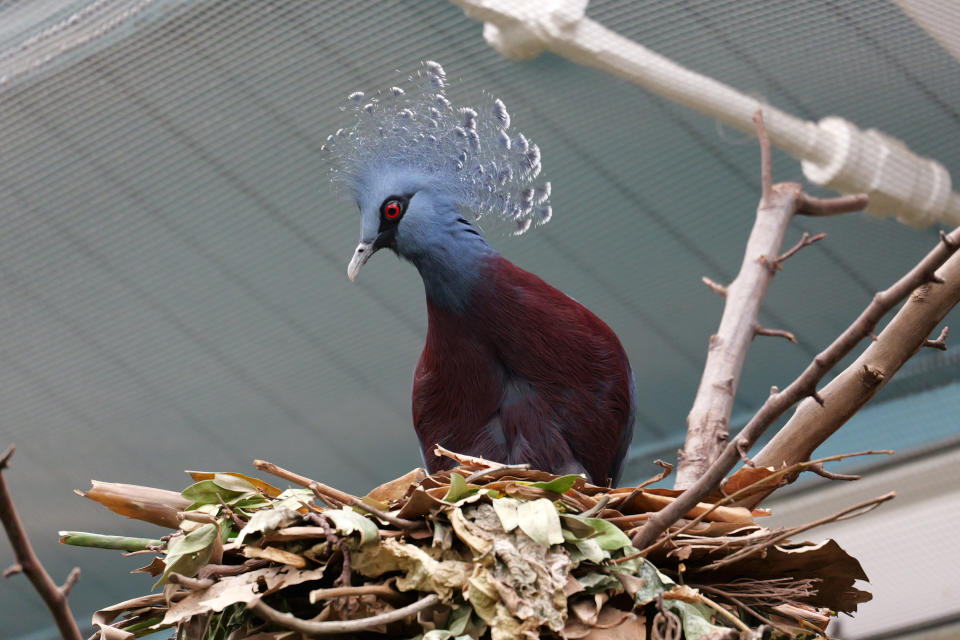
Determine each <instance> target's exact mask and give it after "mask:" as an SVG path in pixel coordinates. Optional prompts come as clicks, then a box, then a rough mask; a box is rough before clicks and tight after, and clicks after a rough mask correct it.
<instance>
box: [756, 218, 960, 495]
mask: <svg viewBox="0 0 960 640" xmlns="http://www.w3.org/2000/svg"><path fill="white" fill-rule="evenodd" d="M958 240H960V229H957V230H954V231H953V232H952V233H950V235H949V236H946V235H945V236H944V239H943V240H941V242H940V244H939V245H938V246H937V248H936V249H934V250H933V251H932V252H930V254H928V256H927V257H926V258H924V261H923V262H921V263H920V264H919V265H917V267H914V269H913V270H912V271H911V274H914V278H913V279H912V280H911V283H913V282H918V281H920V284H922V280H923V275H921V274H933V268H936V267H935V266H934V267H933V268H931V264H932V262H931V261H932V259H933V258H937V257H939V256H941V255H943V254H948V255H949V254H952V255H951V256H950V257H949V259H948V260H946V262H944V263H943V266H942V267H941V268H940V269H939V270H937V272H936V275H937V276H938V277H939V278H940V279H941V280H943V281H944V282H943V283H940V284H937V283H935V282H927V283H926V284H923V286H920V287H919V288H917V290H916V291H914V292H913V295H911V296H910V299H909V300H907V302H906V303H905V304H904V305H903V307H902V308H901V309H900V311H898V312H897V315H895V316H894V317H893V319H892V320H890V322H889V323H888V324H887V326H886V327H884V329H883V331H882V332H881V333H880V335H879V336H876V339H875V340H874V341H873V342H872V343H871V344H870V345H869V346H868V347H867V348H866V350H864V352H863V353H862V354H861V355H860V357H859V358H857V359H856V360H855V361H854V362H853V363H852V364H851V365H850V366H848V367H847V368H846V369H845V370H844V371H842V372H840V373H839V374H837V376H836V377H835V378H834V379H833V380H831V381H830V383H829V384H828V385H826V386H825V387H823V388H822V389H821V390H820V395H821V397H822V398H823V401H824V406H822V407H821V406H818V405H815V404H813V403H811V402H803V403H801V404H800V406H798V407H797V410H796V411H795V412H794V414H793V416H792V417H791V418H790V420H788V421H787V423H786V424H785V425H784V426H783V427H782V428H781V429H780V431H779V432H778V433H777V434H776V435H775V436H774V437H773V438H772V439H771V440H770V442H769V443H768V444H767V445H766V446H765V447H764V448H763V449H762V450H761V451H760V452H759V453H758V454H757V456H756V458H755V460H754V462H755V463H756V464H758V465H760V466H765V467H780V466H782V465H790V464H791V463H793V462H798V461H800V460H806V459H808V458H809V457H810V454H812V453H813V451H814V450H815V449H816V448H817V447H819V446H820V444H822V443H823V442H824V441H825V440H826V439H827V438H829V437H830V436H831V435H832V434H833V433H835V432H836V431H837V429H839V428H840V427H842V426H843V425H844V424H846V422H847V420H849V419H850V418H851V417H852V416H853V415H854V414H855V413H856V412H857V411H859V410H860V408H861V407H862V406H863V405H864V404H866V403H867V401H869V400H870V399H871V398H872V397H873V396H874V394H876V393H877V391H879V390H880V389H881V388H883V386H884V385H885V384H886V383H887V382H888V381H889V380H890V378H892V377H893V376H894V374H895V373H896V372H897V371H898V370H899V369H900V367H901V366H903V364H904V363H905V362H906V361H907V360H909V359H910V358H911V357H912V356H913V355H914V354H915V353H917V351H919V350H920V349H922V348H923V347H925V346H927V345H928V344H930V343H933V344H934V345H937V344H940V343H941V340H942V341H943V344H944V346H946V345H945V341H946V334H945V331H942V332H941V333H940V337H938V338H937V339H936V340H933V341H929V340H927V339H926V337H927V336H928V335H929V334H930V333H931V332H932V331H934V330H935V329H936V327H937V325H938V324H940V322H941V321H942V320H943V318H944V317H945V316H946V315H947V313H948V312H949V311H950V310H951V309H952V308H953V307H954V306H956V305H957V304H958V303H960V253H955V252H956V250H957V241H958ZM924 263H927V265H926V266H925V267H924V268H921V266H922V265H924ZM909 276H910V274H908V275H907V276H905V278H908V277H909ZM900 284H901V283H900V282H898V283H897V285H894V287H896V286H898V285H900ZM903 288H906V287H902V288H901V290H899V291H898V292H897V293H901V292H902V289H903ZM892 290H893V287H891V288H890V289H888V290H887V291H886V292H884V293H883V294H878V298H879V297H880V296H882V295H886V294H888V292H891V291H892ZM871 306H873V305H872V304H871ZM869 309H870V307H868V310H869ZM864 314H866V311H865V312H864ZM861 318H863V316H861ZM860 321H861V320H860V319H858V321H857V322H860ZM769 493H770V492H769V491H768V492H766V493H764V494H759V495H756V496H752V497H751V498H750V499H749V501H748V502H745V503H744V504H745V505H752V506H755V505H757V504H759V503H760V501H761V500H763V498H765V497H766V496H767V495H769Z"/></svg>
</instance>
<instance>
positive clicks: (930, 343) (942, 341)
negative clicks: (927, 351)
mask: <svg viewBox="0 0 960 640" xmlns="http://www.w3.org/2000/svg"><path fill="white" fill-rule="evenodd" d="M949 333H950V327H944V328H943V329H941V330H940V335H939V336H937V339H936V340H924V341H923V346H925V347H930V348H932V349H940V351H946V350H947V334H949Z"/></svg>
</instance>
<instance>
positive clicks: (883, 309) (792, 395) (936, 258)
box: [633, 228, 960, 548]
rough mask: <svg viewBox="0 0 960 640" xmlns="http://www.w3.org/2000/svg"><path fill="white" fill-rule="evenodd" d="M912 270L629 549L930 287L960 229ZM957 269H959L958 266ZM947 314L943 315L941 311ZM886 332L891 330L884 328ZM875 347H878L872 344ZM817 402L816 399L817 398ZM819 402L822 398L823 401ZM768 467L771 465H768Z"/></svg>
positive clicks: (644, 542) (705, 488)
mask: <svg viewBox="0 0 960 640" xmlns="http://www.w3.org/2000/svg"><path fill="white" fill-rule="evenodd" d="M945 237H946V238H947V241H941V242H939V243H938V244H937V246H936V247H934V248H933V250H932V251H930V252H929V253H928V254H927V255H926V256H925V257H924V258H923V259H922V260H921V261H920V262H919V263H918V264H917V265H916V266H915V267H913V269H911V270H910V271H909V272H908V273H907V274H906V275H904V276H903V277H902V278H900V279H899V280H897V282H895V283H894V284H893V285H892V286H890V287H889V288H888V289H886V290H884V291H881V292H880V293H878V294H876V295H875V296H874V298H873V301H871V303H870V304H869V305H868V306H867V308H866V309H864V311H863V312H862V313H861V314H860V316H859V317H858V318H857V319H856V320H855V321H854V322H853V324H851V325H850V326H849V327H847V329H846V330H845V331H844V332H843V333H842V334H840V336H839V337H838V338H837V339H836V340H834V341H833V342H832V343H831V344H830V346H829V347H827V348H826V349H825V350H824V351H822V352H821V353H820V354H818V355H817V356H816V357H815V358H814V359H813V362H811V363H810V364H809V365H808V366H807V368H806V369H804V371H803V373H801V374H800V376H799V377H797V378H796V379H795V380H794V381H793V382H791V383H790V384H789V385H788V386H787V388H786V389H784V390H783V391H781V392H780V393H777V394H775V395H771V396H769V397H768V398H767V400H766V401H765V402H764V403H763V405H762V406H761V407H760V410H759V411H757V413H756V414H754V416H753V417H752V418H751V419H750V421H749V422H748V423H747V425H746V426H745V427H744V428H743V429H742V430H741V431H740V433H739V434H738V435H737V437H736V438H734V439H733V440H732V441H731V442H729V443H728V444H727V446H726V448H725V449H724V450H723V453H722V454H721V455H720V456H719V457H718V458H717V459H716V460H715V461H714V462H713V464H712V465H710V468H709V469H708V470H707V471H706V473H704V474H703V475H702V476H700V478H699V479H698V480H697V481H696V482H695V483H694V484H692V485H691V486H690V487H688V488H687V490H686V491H684V492H683V494H681V495H680V496H679V497H678V498H677V499H676V500H675V501H674V502H673V503H672V504H670V505H669V506H667V507H666V508H665V509H663V510H661V511H658V512H656V513H655V514H652V515H651V517H650V519H649V520H647V524H646V525H644V527H643V529H641V530H640V532H639V533H638V534H637V535H636V536H634V541H633V545H634V546H635V547H637V548H645V547H647V546H648V545H649V544H650V543H652V542H653V541H654V540H655V539H656V538H657V536H659V535H660V534H661V533H663V532H664V531H666V530H667V528H668V527H669V526H670V525H671V524H673V523H674V522H676V521H677V520H679V519H680V518H682V517H683V514H685V513H686V512H687V511H689V510H690V509H691V508H692V507H693V506H694V505H696V504H697V503H698V502H699V501H700V500H701V499H702V498H703V497H704V496H706V495H707V494H709V493H710V491H711V490H712V489H713V488H714V487H716V486H717V485H718V484H719V483H720V481H721V480H722V479H723V477H724V476H725V475H726V474H727V473H728V472H729V471H730V470H731V469H732V468H733V466H734V465H735V464H736V463H737V460H739V458H740V455H739V452H738V448H739V447H741V446H742V445H740V444H738V443H739V442H743V443H746V446H747V447H749V446H752V445H753V443H755V442H756V441H757V439H758V438H759V437H760V436H761V435H763V432H764V431H766V430H767V427H769V426H770V425H771V424H772V423H773V422H774V421H775V420H776V419H777V418H779V417H780V416H781V415H783V413H784V412H785V411H786V410H787V409H789V408H790V407H792V406H793V405H794V404H795V403H796V402H798V401H799V400H801V399H803V398H805V397H807V396H811V395H813V394H815V393H816V385H817V383H818V382H820V380H821V379H822V378H823V377H824V376H825V375H826V374H827V372H828V371H829V370H830V369H831V368H833V366H834V365H836V364H837V362H839V361H840V360H841V359H842V358H843V357H844V356H846V355H847V354H848V353H849V352H850V351H851V350H852V349H853V348H854V347H855V346H856V345H857V343H859V342H860V340H862V339H863V338H865V337H866V336H867V335H868V334H869V333H870V332H871V331H873V328H874V327H875V326H876V325H877V322H879V320H880V318H882V317H883V316H884V315H885V314H886V313H887V312H888V311H890V309H892V308H893V307H894V306H895V305H896V304H897V303H899V302H900V301H901V300H903V299H904V298H906V297H907V296H908V295H910V293H911V292H912V291H913V290H914V289H916V288H917V287H919V286H920V285H922V284H926V283H928V282H930V280H931V277H932V276H933V275H934V272H935V271H936V270H937V269H938V268H939V267H940V266H941V265H943V264H944V263H945V262H946V261H947V260H948V259H949V258H950V257H951V256H952V255H953V254H954V252H955V251H956V249H957V247H958V246H960V228H958V229H955V230H953V231H952V232H951V233H950V234H949V235H947V236H945ZM958 266H960V265H958ZM944 313H945V312H944ZM888 328H889V327H888ZM874 344H877V343H874ZM815 399H816V397H815ZM821 400H822V398H821ZM768 466H769V465H768Z"/></svg>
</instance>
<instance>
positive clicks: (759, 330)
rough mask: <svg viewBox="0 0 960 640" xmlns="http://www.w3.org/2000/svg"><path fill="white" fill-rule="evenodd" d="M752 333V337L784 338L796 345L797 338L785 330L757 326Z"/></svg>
mask: <svg viewBox="0 0 960 640" xmlns="http://www.w3.org/2000/svg"><path fill="white" fill-rule="evenodd" d="M753 333H754V335H758V336H772V337H774V338H785V339H787V340H789V341H790V342H792V343H793V344H797V337H796V336H795V335H793V334H792V333H790V332H789V331H786V330H785V329H767V328H766V327H761V326H759V325H757V326H756V327H754V329H753Z"/></svg>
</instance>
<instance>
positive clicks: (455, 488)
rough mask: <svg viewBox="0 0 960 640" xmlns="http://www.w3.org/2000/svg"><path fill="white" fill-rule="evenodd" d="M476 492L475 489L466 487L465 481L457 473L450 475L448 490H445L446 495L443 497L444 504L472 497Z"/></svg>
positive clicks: (476, 489)
mask: <svg viewBox="0 0 960 640" xmlns="http://www.w3.org/2000/svg"><path fill="white" fill-rule="evenodd" d="M477 491H478V488H477V487H472V488H471V487H469V486H467V481H466V479H464V477H463V476H462V475H460V474H459V473H451V474H450V488H449V489H447V495H445V496H443V499H444V501H445V502H457V501H458V500H461V499H463V498H466V497H467V496H472V495H473V494H475V493H476V492H477Z"/></svg>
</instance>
